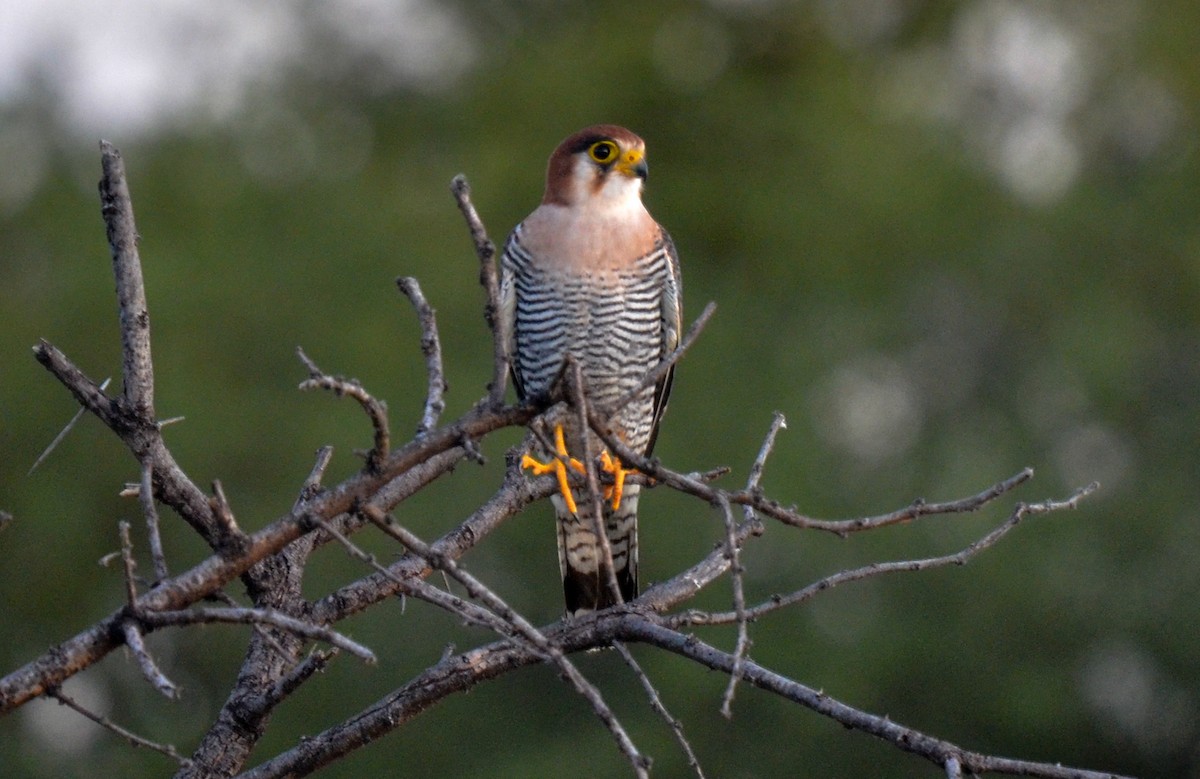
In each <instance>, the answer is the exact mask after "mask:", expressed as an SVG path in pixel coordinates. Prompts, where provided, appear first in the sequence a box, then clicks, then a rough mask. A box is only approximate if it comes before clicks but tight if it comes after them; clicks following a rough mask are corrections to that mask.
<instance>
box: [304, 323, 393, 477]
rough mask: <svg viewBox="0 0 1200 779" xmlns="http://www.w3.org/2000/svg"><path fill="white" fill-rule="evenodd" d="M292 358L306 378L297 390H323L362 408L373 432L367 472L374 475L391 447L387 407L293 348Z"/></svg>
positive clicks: (355, 383)
mask: <svg viewBox="0 0 1200 779" xmlns="http://www.w3.org/2000/svg"><path fill="white" fill-rule="evenodd" d="M296 356H297V357H299V358H300V361H301V362H302V363H304V367H305V368H307V369H308V378H307V379H305V380H304V381H302V382H300V389H301V390H310V389H326V390H330V391H331V392H333V393H334V394H335V395H339V396H340V395H347V396H349V397H352V398H354V399H355V400H357V401H358V403H359V405H360V406H362V407H363V411H365V412H367V416H368V417H369V418H370V420H371V426H372V427H373V428H374V429H375V446H374V447H373V448H372V449H371V451H370V453H369V454H368V455H367V469H368V470H369V471H371V472H372V473H378V472H379V468H380V463H382V462H383V460H384V459H385V458H386V457H387V456H388V452H389V451H390V447H391V433H390V432H389V428H388V416H387V404H385V403H383V402H382V401H380V400H376V399H375V397H374V396H372V395H371V393H369V392H367V391H366V389H364V388H363V385H362V384H360V383H359V382H358V380H357V379H346V378H343V377H341V376H330V375H328V374H326V373H325V372H324V371H322V370H321V369H320V368H318V367H317V364H316V363H315V362H313V361H312V360H310V359H309V357H308V355H307V354H305V353H304V349H302V348H300V347H299V346H297V347H296Z"/></svg>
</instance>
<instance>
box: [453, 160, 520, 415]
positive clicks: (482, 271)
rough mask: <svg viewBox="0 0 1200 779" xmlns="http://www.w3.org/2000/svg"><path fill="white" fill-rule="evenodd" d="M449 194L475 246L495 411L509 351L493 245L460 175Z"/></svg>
mask: <svg viewBox="0 0 1200 779" xmlns="http://www.w3.org/2000/svg"><path fill="white" fill-rule="evenodd" d="M450 191H451V192H453V193H454V200H455V202H456V203H458V210H459V211H461V212H462V215H463V219H465V220H466V221H467V229H468V230H470V232H471V241H472V242H473V243H474V244H475V256H476V257H478V258H479V283H480V284H482V285H483V290H484V293H485V294H486V295H487V302H486V303H485V305H484V308H483V317H484V319H485V320H486V321H487V326H488V329H489V330H490V331H491V332H492V381H491V383H490V384H488V402H489V403H491V405H492V406H493V407H495V408H498V407H500V406H501V405H503V403H504V391H505V389H506V388H507V384H508V347H507V346H506V345H505V343H504V333H503V332H502V331H501V328H500V279H499V275H498V273H497V271H496V244H494V243H492V239H491V238H488V234H487V229H486V228H485V227H484V226H483V220H482V219H480V218H479V213H478V212H477V211H476V210H475V205H474V204H473V203H472V202H471V185H470V184H468V183H467V177H466V176H464V175H462V174H461V173H460V174H459V175H457V176H455V177H454V180H453V181H452V182H450Z"/></svg>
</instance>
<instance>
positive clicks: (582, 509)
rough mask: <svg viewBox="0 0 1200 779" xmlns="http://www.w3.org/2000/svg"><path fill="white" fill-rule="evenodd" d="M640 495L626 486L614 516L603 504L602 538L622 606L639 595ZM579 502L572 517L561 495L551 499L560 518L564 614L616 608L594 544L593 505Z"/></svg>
mask: <svg viewBox="0 0 1200 779" xmlns="http://www.w3.org/2000/svg"><path fill="white" fill-rule="evenodd" d="M640 492H641V487H640V486H639V485H636V484H627V485H625V489H624V493H623V495H622V497H621V507H620V508H619V509H617V510H616V511H614V510H613V509H612V506H610V505H609V504H608V502H607V501H605V502H604V503H603V511H604V528H605V531H606V532H605V534H606V535H607V536H608V545H609V548H610V550H611V551H612V561H613V573H614V574H615V575H616V579H617V589H618V591H619V592H620V593H621V600H622V601H630V600H633V599H634V598H636V597H637V594H638V584H637V580H638V577H637V570H638V539H637V506H638V495H639V493H640ZM581 497H582V499H581V500H578V501H576V502H577V504H578V506H577V508H578V511H577V513H575V514H572V513H571V512H570V511H568V510H567V507H566V504H565V502H564V501H563V499H562V496H561V495H555V496H554V497H553V501H554V511H555V513H556V514H557V516H558V563H559V568H560V569H561V571H562V579H563V594H564V595H565V596H566V600H567V613H568V614H579V613H583V612H588V611H595V610H598V609H603V608H607V607H608V606H612V605H614V604H615V603H616V602H617V601H616V599H615V598H614V596H613V593H612V587H611V586H610V584H609V580H608V574H607V572H606V571H604V570H603V568H604V563H603V559H604V550H603V547H601V546H600V544H599V543H598V541H597V538H596V533H595V523H594V522H593V521H592V515H591V512H592V511H594V508H593V506H594V503H593V501H591V500H589V499H588V498H587V497H583V496H581Z"/></svg>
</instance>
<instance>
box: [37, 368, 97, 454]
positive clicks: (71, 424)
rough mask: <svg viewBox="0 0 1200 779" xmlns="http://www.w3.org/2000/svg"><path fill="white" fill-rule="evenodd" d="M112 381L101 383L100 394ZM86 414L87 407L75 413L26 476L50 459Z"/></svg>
mask: <svg viewBox="0 0 1200 779" xmlns="http://www.w3.org/2000/svg"><path fill="white" fill-rule="evenodd" d="M111 381H112V377H111V376H110V377H108V378H106V379H105V380H104V381H102V382H100V392H101V393H103V392H104V390H106V389H108V384H109V382H111ZM86 413H87V407H86V406H85V407H83V408H80V409H79V410H78V411H76V412H75V416H73V417H71V421H70V422H68V423H67V424H66V426H65V427H64V428H63V429H62V430H61V431H59V433H58V435H56V436H54V440H53V441H51V442H50V443H49V445H48V446H46V448H45V449H44V450H43V451H42V453H41V454H40V455H38V458H37V459H36V460H34V461H33V465H31V466H29V471H28V472H26V474H25V475H26V476H28V475H29V474H31V473H33V472H34V471H36V470H37V467H38V466H39V465H41V464H42V461H43V460H45V459H46V458H47V457H49V456H50V453H51V452H53V451H54V450H55V448H57V447H58V445H59V444H60V443H62V440H63V439H64V438H66V437H67V433H70V432H71V429H72V428H74V427H75V425H77V424H79V420H80V419H82V418H83V415H84V414H86Z"/></svg>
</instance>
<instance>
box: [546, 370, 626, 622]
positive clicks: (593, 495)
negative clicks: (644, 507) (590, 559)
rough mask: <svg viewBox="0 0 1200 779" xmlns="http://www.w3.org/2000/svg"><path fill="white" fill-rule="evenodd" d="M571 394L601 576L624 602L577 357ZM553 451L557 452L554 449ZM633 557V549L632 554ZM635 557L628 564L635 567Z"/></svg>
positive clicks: (569, 386) (569, 387) (569, 384)
mask: <svg viewBox="0 0 1200 779" xmlns="http://www.w3.org/2000/svg"><path fill="white" fill-rule="evenodd" d="M566 368H567V375H568V377H569V381H567V391H568V392H569V393H570V396H571V405H572V406H574V408H575V412H576V414H578V416H579V423H578V424H579V430H580V431H581V436H580V437H581V439H582V440H583V467H584V477H585V478H586V480H587V490H588V499H589V500H590V502H591V504H592V510H591V512H590V514H591V520H592V533H594V534H595V536H596V548H597V549H599V550H600V560H599V564H600V576H601V578H602V579H603V580H604V586H605V587H606V588H607V589H608V592H609V595H611V596H612V601H613V603H624V602H625V601H624V598H622V597H621V585H620V584H618V583H617V570H616V563H614V562H613V554H612V543H611V542H610V541H609V539H608V530H607V528H605V526H604V524H605V523H604V502H603V500H602V498H601V495H600V482H599V480H598V479H597V478H596V455H595V451H594V447H593V446H592V431H591V428H589V427H588V401H587V397H586V395H585V389H584V382H583V368H582V367H581V366H580V365H579V361H578V360H576V359H575V358H574V357H573V356H570V355H568V357H567V366H566ZM551 451H553V450H551ZM628 554H629V555H632V554H633V550H632V549H631V550H630V551H629V553H628ZM632 563H633V560H632V558H631V557H629V558H627V564H630V565H631V564H632Z"/></svg>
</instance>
